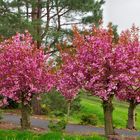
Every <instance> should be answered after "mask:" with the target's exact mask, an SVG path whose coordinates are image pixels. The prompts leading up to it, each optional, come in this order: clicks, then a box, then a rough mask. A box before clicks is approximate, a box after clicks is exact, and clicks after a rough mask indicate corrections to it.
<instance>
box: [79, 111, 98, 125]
mask: <svg viewBox="0 0 140 140" xmlns="http://www.w3.org/2000/svg"><path fill="white" fill-rule="evenodd" d="M97 123H98V118H97V116H96V115H95V114H94V115H89V114H88V115H85V114H84V115H82V116H81V124H85V125H87V124H91V125H94V126H96V125H97Z"/></svg>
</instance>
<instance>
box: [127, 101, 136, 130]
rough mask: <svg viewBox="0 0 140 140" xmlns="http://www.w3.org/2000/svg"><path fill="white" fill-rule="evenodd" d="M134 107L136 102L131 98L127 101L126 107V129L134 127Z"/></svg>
mask: <svg viewBox="0 0 140 140" xmlns="http://www.w3.org/2000/svg"><path fill="white" fill-rule="evenodd" d="M135 108H136V103H135V102H134V101H133V100H131V101H130V102H129V108H128V120H127V128H128V129H135V119H136V118H135Z"/></svg>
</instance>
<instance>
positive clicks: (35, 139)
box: [0, 130, 107, 140]
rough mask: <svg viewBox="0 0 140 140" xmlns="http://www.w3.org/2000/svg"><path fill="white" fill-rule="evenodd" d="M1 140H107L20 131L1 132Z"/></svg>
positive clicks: (97, 137) (99, 137)
mask: <svg viewBox="0 0 140 140" xmlns="http://www.w3.org/2000/svg"><path fill="white" fill-rule="evenodd" d="M0 140H107V139H106V138H105V137H102V136H97V135H94V136H79V135H67V134H62V133H58V132H48V133H40V134H39V133H38V134H37V133H33V132H29V131H18V130H0Z"/></svg>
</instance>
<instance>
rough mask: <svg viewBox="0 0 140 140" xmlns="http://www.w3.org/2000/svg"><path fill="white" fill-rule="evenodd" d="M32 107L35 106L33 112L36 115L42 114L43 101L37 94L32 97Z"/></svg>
mask: <svg viewBox="0 0 140 140" xmlns="http://www.w3.org/2000/svg"><path fill="white" fill-rule="evenodd" d="M32 107H33V114H36V115H41V114H42V110H41V103H40V101H39V100H38V99H37V96H35V95H34V96H33V99H32Z"/></svg>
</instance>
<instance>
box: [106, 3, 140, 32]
mask: <svg viewBox="0 0 140 140" xmlns="http://www.w3.org/2000/svg"><path fill="white" fill-rule="evenodd" d="M105 1H106V3H105V5H104V23H105V25H107V23H108V22H110V21H111V22H113V24H115V25H118V29H119V32H120V31H121V30H125V29H127V28H129V27H131V26H132V24H133V23H135V25H136V26H140V0H105Z"/></svg>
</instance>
